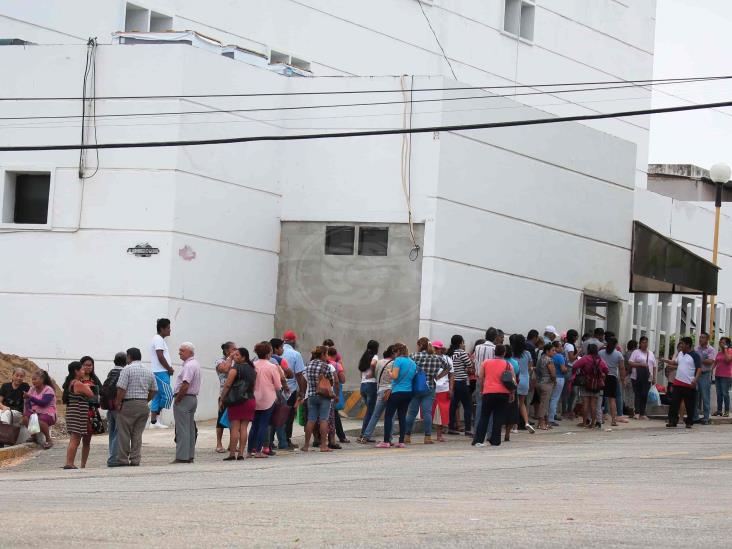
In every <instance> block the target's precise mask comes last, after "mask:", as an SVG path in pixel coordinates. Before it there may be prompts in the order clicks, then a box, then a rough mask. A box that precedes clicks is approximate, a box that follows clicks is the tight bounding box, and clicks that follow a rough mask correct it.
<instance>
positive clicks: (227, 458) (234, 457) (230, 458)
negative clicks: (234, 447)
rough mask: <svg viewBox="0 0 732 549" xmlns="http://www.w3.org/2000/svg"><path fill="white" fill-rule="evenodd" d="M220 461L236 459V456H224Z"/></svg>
mask: <svg viewBox="0 0 732 549" xmlns="http://www.w3.org/2000/svg"><path fill="white" fill-rule="evenodd" d="M222 461H236V456H229V457H225V458H224V459H223V460H222Z"/></svg>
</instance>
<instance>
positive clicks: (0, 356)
mask: <svg viewBox="0 0 732 549" xmlns="http://www.w3.org/2000/svg"><path fill="white" fill-rule="evenodd" d="M16 368H23V369H24V370H25V371H26V372H28V373H29V374H33V372H36V371H38V370H40V369H41V368H39V367H38V366H37V365H36V363H35V362H33V361H32V360H28V359H27V358H24V357H22V356H18V355H6V354H5V353H2V352H0V384H3V383H7V382H8V381H10V380H11V378H12V377H13V370H15V369H16ZM25 382H26V383H28V384H30V375H27V376H26V378H25ZM51 382H52V383H53V388H54V389H56V398H61V388H60V387H59V385H58V383H56V380H55V379H51Z"/></svg>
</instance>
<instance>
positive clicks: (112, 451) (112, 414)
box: [107, 410, 117, 466]
mask: <svg viewBox="0 0 732 549" xmlns="http://www.w3.org/2000/svg"><path fill="white" fill-rule="evenodd" d="M107 432H108V433H109V457H108V458H107V465H110V466H111V465H115V464H116V463H117V411H116V410H109V411H108V412H107Z"/></svg>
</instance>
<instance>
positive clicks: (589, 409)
mask: <svg viewBox="0 0 732 549" xmlns="http://www.w3.org/2000/svg"><path fill="white" fill-rule="evenodd" d="M573 374H574V376H573V381H576V380H577V378H578V377H581V378H582V379H583V383H582V384H581V385H580V388H579V394H580V397H582V405H583V406H584V409H585V417H584V424H583V425H584V426H585V427H587V428H588V429H592V428H594V427H595V426H596V425H598V417H597V399H598V398H601V397H602V391H603V388H604V387H605V386H606V383H605V376H607V374H608V368H607V365H606V364H605V362H603V360H602V359H601V358H600V356H599V351H598V350H597V345H595V344H594V343H590V344H589V345H588V346H587V354H586V355H585V356H583V357H582V358H580V359H579V360H578V361H577V362H575V363H574V367H573ZM601 419H602V418H600V420H601Z"/></svg>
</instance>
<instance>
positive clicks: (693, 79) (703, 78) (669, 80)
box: [0, 75, 732, 101]
mask: <svg viewBox="0 0 732 549" xmlns="http://www.w3.org/2000/svg"><path fill="white" fill-rule="evenodd" d="M364 78H366V77H364ZM396 78H398V77H396ZM729 79H732V75H722V76H691V77H679V78H655V79H653V78H650V79H645V80H600V81H594V82H558V83H553V84H552V83H543V84H518V83H516V84H509V85H500V86H456V87H449V88H448V87H441V88H415V89H414V93H419V92H441V91H465V90H503V89H514V88H554V87H557V88H561V87H568V86H606V85H611V84H636V85H637V86H634V87H643V86H652V85H655V84H661V83H664V84H665V83H668V84H684V83H686V82H706V81H715V80H729ZM598 89H604V88H598ZM375 93H401V90H400V89H379V90H328V91H301V92H255V93H200V94H179V95H101V96H98V97H97V100H98V101H102V100H114V99H186V98H198V99H201V98H207V97H211V98H213V97H219V98H226V97H281V96H299V95H303V96H307V95H350V94H375ZM80 99H81V97H0V101H79V100H80Z"/></svg>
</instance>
